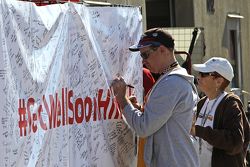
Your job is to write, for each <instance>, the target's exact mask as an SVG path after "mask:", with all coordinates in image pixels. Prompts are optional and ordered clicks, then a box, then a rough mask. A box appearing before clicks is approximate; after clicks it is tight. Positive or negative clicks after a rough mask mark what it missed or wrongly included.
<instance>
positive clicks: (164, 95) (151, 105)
mask: <svg viewBox="0 0 250 167" xmlns="http://www.w3.org/2000/svg"><path fill="white" fill-rule="evenodd" d="M188 88H189V89H192V88H191V86H190V84H189V83H188V82H186V81H184V79H182V78H180V77H177V76H170V77H168V78H167V79H166V80H162V81H161V83H159V84H158V85H157V87H156V88H155V90H154V91H153V92H152V94H151V96H150V97H149V101H148V103H147V104H146V105H145V108H144V112H143V113H141V112H139V110H137V109H135V108H133V106H131V105H127V106H125V108H124V111H123V115H124V117H125V118H126V121H127V123H128V124H129V125H130V127H131V128H132V129H133V130H134V131H135V132H136V133H137V134H138V135H139V136H140V137H147V136H150V135H152V134H153V133H155V132H156V131H158V130H159V129H160V128H161V127H162V126H163V125H164V124H165V123H166V122H167V121H168V119H169V118H170V117H171V115H172V114H173V112H174V110H175V108H178V107H184V106H185V104H184V102H185V100H187V99H188V97H190V95H191V94H189V93H190V92H191V91H189V90H188ZM190 98H191V97H190ZM190 118H191V117H190Z"/></svg>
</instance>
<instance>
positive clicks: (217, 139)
mask: <svg viewBox="0 0 250 167" xmlns="http://www.w3.org/2000/svg"><path fill="white" fill-rule="evenodd" d="M193 69H194V70H195V71H198V72H199V76H198V78H197V79H198V88H199V89H200V90H201V91H202V92H203V93H204V94H205V96H204V97H203V98H202V99H201V100H200V101H199V102H198V105H197V114H196V119H194V122H193V126H192V129H191V134H192V135H193V136H194V137H195V138H196V143H197V145H196V146H197V147H198V149H197V150H198V153H199V157H200V163H201V167H229V166H230V167H245V166H246V164H245V157H246V150H247V147H248V143H249V123H248V120H247V118H246V115H245V112H244V110H243V105H242V102H241V100H240V98H239V97H238V96H236V95H234V94H232V93H227V92H226V91H225V89H226V87H227V86H228V85H229V83H230V82H231V81H232V78H233V77H234V74H233V68H232V66H231V64H230V63H229V62H228V60H226V59H224V58H220V57H213V58H211V59H209V60H208V61H207V62H205V63H204V64H194V65H193Z"/></svg>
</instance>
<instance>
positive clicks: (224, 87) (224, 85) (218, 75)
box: [213, 72, 230, 91]
mask: <svg viewBox="0 0 250 167" xmlns="http://www.w3.org/2000/svg"><path fill="white" fill-rule="evenodd" d="M213 76H214V78H219V77H220V78H223V79H224V80H223V82H222V84H221V86H220V87H219V89H220V90H221V91H224V90H225V89H226V87H227V86H228V85H229V84H230V81H228V80H227V79H226V78H224V77H223V76H222V75H220V74H219V73H217V72H213Z"/></svg>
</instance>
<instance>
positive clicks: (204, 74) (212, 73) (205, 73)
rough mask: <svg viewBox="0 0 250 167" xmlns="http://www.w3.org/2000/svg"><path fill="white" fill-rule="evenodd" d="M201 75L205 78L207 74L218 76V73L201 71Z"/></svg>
mask: <svg viewBox="0 0 250 167" xmlns="http://www.w3.org/2000/svg"><path fill="white" fill-rule="evenodd" d="M199 75H200V76H201V77H202V78H204V77H207V76H216V77H217V76H218V75H217V74H216V73H214V72H199Z"/></svg>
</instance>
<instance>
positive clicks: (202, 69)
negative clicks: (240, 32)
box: [192, 64, 214, 72]
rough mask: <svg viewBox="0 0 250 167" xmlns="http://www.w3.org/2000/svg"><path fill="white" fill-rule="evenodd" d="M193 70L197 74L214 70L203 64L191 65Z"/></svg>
mask: <svg viewBox="0 0 250 167" xmlns="http://www.w3.org/2000/svg"><path fill="white" fill-rule="evenodd" d="M192 67H193V69H194V70H195V71H199V72H213V71H214V70H213V69H211V68H209V67H208V66H206V65H205V64H193V65H192Z"/></svg>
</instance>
